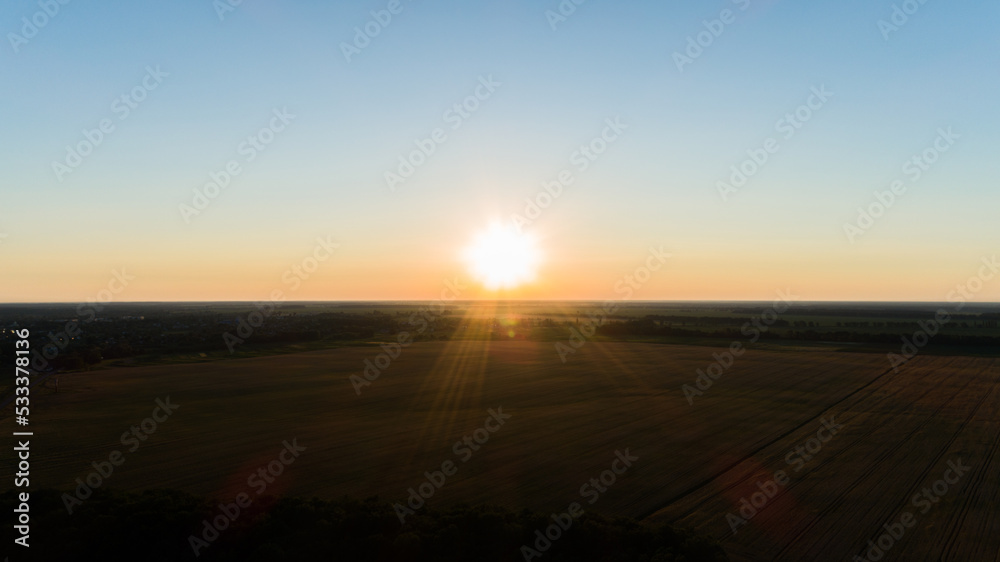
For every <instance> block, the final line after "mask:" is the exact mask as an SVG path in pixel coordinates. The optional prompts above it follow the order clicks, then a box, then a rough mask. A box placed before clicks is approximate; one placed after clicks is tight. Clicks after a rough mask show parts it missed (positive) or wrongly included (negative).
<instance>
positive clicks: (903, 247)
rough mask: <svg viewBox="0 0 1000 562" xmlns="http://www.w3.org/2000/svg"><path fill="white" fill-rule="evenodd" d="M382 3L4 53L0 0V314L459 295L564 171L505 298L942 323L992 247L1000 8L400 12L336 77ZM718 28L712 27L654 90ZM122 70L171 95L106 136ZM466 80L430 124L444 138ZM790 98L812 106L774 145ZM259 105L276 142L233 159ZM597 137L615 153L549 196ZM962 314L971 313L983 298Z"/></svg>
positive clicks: (54, 27)
mask: <svg viewBox="0 0 1000 562" xmlns="http://www.w3.org/2000/svg"><path fill="white" fill-rule="evenodd" d="M387 4H389V2H388V0H385V1H382V0H379V1H364V2H318V1H313V2H307V1H298V2H282V3H278V2H273V1H271V2H268V1H264V0H245V1H244V2H243V3H242V4H241V5H239V6H237V7H235V9H233V10H232V11H231V12H227V13H226V14H225V17H224V18H223V19H221V20H220V18H219V16H218V15H217V13H216V9H215V8H214V7H213V3H212V2H211V1H210V0H202V1H198V2H183V3H161V2H150V1H131V2H125V1H119V2H87V1H84V0H76V1H73V2H70V3H69V4H68V5H65V6H61V5H60V6H59V12H58V14H56V15H55V16H53V17H51V18H50V21H48V22H46V23H45V25H44V27H41V28H40V29H38V30H37V34H35V35H34V36H33V37H31V38H30V39H27V41H26V42H18V41H16V40H15V42H17V43H18V45H17V46H16V49H15V46H13V45H12V43H11V42H12V38H11V35H10V34H12V33H13V34H21V33H22V32H23V30H22V28H23V27H24V22H23V20H22V18H25V17H26V18H28V19H31V18H32V17H33V15H34V14H36V12H39V11H40V10H42V8H40V7H39V4H38V3H37V2H29V1H11V2H5V3H4V4H3V5H2V6H0V22H2V25H0V30H2V31H3V33H4V35H5V38H6V40H5V44H4V45H3V46H2V48H0V65H2V69H3V72H2V82H3V85H2V87H0V108H2V110H0V129H2V130H3V131H4V134H3V135H2V137H0V159H2V176H0V264H2V265H0V301H2V302H46V301H60V302H80V301H83V300H85V299H87V298H88V297H89V298H93V297H95V295H97V294H98V292H99V291H100V290H101V289H102V288H105V287H106V286H107V284H108V282H109V280H110V279H112V277H113V274H112V271H113V270H116V269H117V270H122V269H124V270H125V271H126V272H127V274H128V275H131V276H135V279H134V280H132V281H131V282H130V283H129V285H128V287H126V288H125V289H124V290H123V291H122V292H121V293H119V294H118V295H117V296H116V299H118V300H122V301H147V300H261V299H264V298H266V297H267V296H268V295H269V294H270V293H271V291H272V290H274V289H283V290H284V291H285V293H286V295H288V298H294V299H295V300H313V299H316V300H318V299H330V300H340V299H432V298H436V297H437V296H438V295H439V294H440V291H441V289H442V287H443V284H444V280H445V279H453V278H457V279H460V280H465V281H467V280H468V274H467V272H466V268H465V266H464V265H463V264H462V263H461V261H460V259H459V256H460V254H461V252H462V250H463V248H465V247H466V246H467V245H468V244H469V242H470V241H471V240H472V238H473V237H474V236H475V234H476V233H477V232H478V231H480V230H481V229H483V228H484V227H485V226H486V225H488V224H490V223H491V222H493V221H508V220H509V217H510V215H511V214H512V213H521V212H523V210H524V206H525V198H526V197H534V196H535V195H536V194H537V193H538V192H539V190H540V189H541V183H542V182H543V181H549V180H553V179H555V178H556V176H557V175H558V173H559V172H560V171H561V170H564V169H570V170H572V171H573V175H574V177H575V181H574V183H573V184H572V185H571V186H569V187H567V188H566V189H565V191H564V192H563V193H562V195H561V196H560V197H559V198H558V199H556V200H555V201H554V202H553V203H552V204H551V206H550V207H549V208H547V209H546V210H545V211H544V212H543V213H542V215H541V217H540V218H538V220H536V221H535V222H534V223H533V224H532V225H531V226H529V227H527V230H528V231H530V232H531V233H532V234H533V235H534V236H535V237H537V238H538V240H539V241H540V245H541V250H542V252H543V253H544V256H545V257H544V262H543V264H542V266H541V267H540V269H539V271H538V276H537V279H536V281H535V282H534V283H531V284H529V285H526V286H524V287H522V288H521V289H519V290H516V291H511V292H508V293H504V295H503V296H512V297H518V298H570V299H614V298H621V297H622V294H620V293H616V291H615V286H616V283H617V282H618V281H619V280H620V279H621V278H622V277H623V276H625V275H628V274H629V273H630V272H633V271H634V270H635V269H636V268H637V267H640V266H641V265H642V264H643V263H644V261H645V259H646V256H647V254H648V251H649V250H648V249H649V248H650V247H661V246H662V247H663V248H664V250H665V251H667V252H670V253H671V254H672V255H673V257H672V258H671V259H670V260H668V262H667V264H666V266H665V267H664V268H662V269H660V270H659V271H657V272H655V273H654V274H653V275H652V277H651V278H650V279H649V281H647V282H646V283H644V284H643V285H642V286H641V287H640V288H638V289H637V290H636V291H635V292H634V294H633V295H632V297H631V298H633V299H643V300H649V299H671V300H675V299H748V300H749V299H771V298H774V295H775V291H776V290H778V289H785V288H791V289H792V290H793V292H795V293H796V294H798V295H800V296H801V297H802V298H803V299H804V300H928V301H942V300H944V299H945V297H946V295H947V294H948V292H949V291H951V290H952V289H954V287H955V285H956V284H959V283H964V282H965V281H966V280H967V279H968V278H969V277H970V276H973V275H975V274H976V273H977V271H978V270H979V268H980V265H981V259H982V258H983V257H984V256H992V255H995V254H996V253H998V252H997V250H998V248H997V240H998V239H1000V236H998V235H1000V221H998V220H997V219H998V215H1000V190H998V189H997V178H998V177H1000V158H998V157H997V154H998V152H1000V109H998V105H997V99H1000V95H998V94H1000V77H998V70H1000V49H998V47H1000V34H998V33H997V32H996V21H997V18H998V17H1000V4H997V3H993V2H965V3H958V4H955V3H945V2H944V1H942V0H930V1H929V2H927V3H926V4H924V5H922V6H920V8H919V10H918V11H917V12H916V13H914V14H912V15H910V16H908V21H907V22H906V23H905V24H903V25H902V26H900V27H899V29H898V30H896V31H892V32H891V33H890V34H889V36H888V39H886V38H885V37H884V36H883V33H882V31H880V29H879V25H878V22H879V20H887V21H888V20H889V19H890V17H891V16H892V14H893V2H891V1H871V0H845V1H842V2H836V3H815V2H798V3H795V2H779V1H776V0H751V1H750V2H749V5H748V6H747V8H746V9H745V10H743V9H741V6H743V3H742V2H741V3H734V2H731V1H729V0H725V1H713V2H698V3H673V2H670V3H667V2H652V1H648V2H639V1H632V2H627V1H626V2H611V1H607V0H588V1H586V2H584V3H583V4H582V5H581V6H579V7H577V9H576V11H575V13H573V14H571V15H569V16H568V17H567V18H566V21H564V22H560V23H558V25H557V26H556V29H552V27H551V26H550V23H549V21H548V20H547V17H546V11H547V10H558V6H559V2H557V1H556V0H546V1H543V2H537V1H527V0H524V1H515V0H507V1H502V2H501V1H484V2H459V1H451V2H444V1H433V0H420V1H410V0H402V3H401V4H400V5H401V6H402V11H401V12H400V13H398V14H396V15H393V16H392V20H391V22H390V23H389V24H388V25H386V26H385V28H384V29H382V30H381V32H380V33H379V34H378V36H377V37H374V38H373V39H371V42H370V44H369V45H368V46H366V47H365V48H364V49H363V50H362V51H361V52H360V53H358V54H355V55H354V56H353V57H352V59H351V61H350V62H348V61H347V60H345V57H344V56H343V54H342V50H341V43H343V42H351V41H353V39H354V36H355V31H354V28H355V27H356V26H357V27H363V26H365V24H366V23H368V22H369V21H370V20H371V19H372V16H371V14H370V12H371V11H373V10H374V11H377V10H382V9H384V8H385V7H386V6H387ZM675 4H676V5H675ZM680 4H683V5H680ZM896 4H898V5H902V4H901V3H900V2H896ZM724 9H730V10H732V12H733V17H734V19H735V21H733V23H731V24H728V25H725V26H724V28H723V31H722V33H721V35H719V36H718V37H717V38H715V39H714V40H713V42H712V44H711V45H710V46H708V47H707V48H705V49H704V52H703V53H702V54H701V55H700V56H699V57H698V58H697V59H694V60H693V62H692V63H691V64H689V65H686V66H685V67H684V68H683V71H680V70H678V68H677V66H676V64H675V62H674V59H673V54H674V53H675V52H683V51H684V49H685V48H686V46H687V44H688V37H692V36H696V35H697V34H698V33H699V32H701V31H703V30H704V29H705V27H704V24H703V21H704V20H711V19H715V18H718V17H719V15H720V12H721V11H722V10H724ZM37 18H39V19H44V18H42V17H41V16H37ZM30 31H31V30H30V29H29V30H28V32H29V34H30ZM15 50H16V51H17V52H15ZM147 67H152V68H157V67H159V68H160V69H161V70H162V71H163V72H166V73H168V74H169V75H168V76H166V77H165V78H163V79H162V83H160V84H159V85H158V86H157V87H156V89H155V90H152V91H150V92H148V96H147V97H146V99H145V100H143V101H142V102H141V103H140V104H138V107H136V108H135V109H133V110H131V112H130V113H129V115H128V116H127V117H126V118H124V119H122V118H121V115H122V114H121V113H120V112H116V111H115V110H114V109H113V107H112V104H113V102H114V100H115V99H116V98H118V97H119V96H121V95H122V94H126V93H128V92H129V91H131V90H132V89H133V88H135V87H136V86H139V85H140V84H142V81H143V77H144V76H145V75H146V72H147V71H146V68H147ZM489 76H492V78H493V80H495V81H496V82H499V83H500V86H499V87H498V88H496V90H495V92H493V93H492V94H491V95H490V96H489V98H488V99H486V100H484V101H482V103H481V105H480V107H479V108H478V110H477V111H476V112H475V113H474V114H473V115H472V116H471V117H470V118H469V119H468V120H467V121H465V122H464V123H463V124H462V126H461V127H460V128H459V129H457V130H452V129H451V127H450V125H449V124H448V123H446V121H445V119H444V117H443V115H444V112H445V111H446V110H447V109H448V108H449V107H451V106H453V105H454V104H455V103H459V102H461V101H462V100H463V99H464V98H466V97H467V96H469V95H471V94H473V93H474V92H475V89H476V86H477V84H478V81H479V79H480V77H489ZM147 82H148V81H147ZM820 86H825V87H826V89H827V90H829V91H831V92H833V93H834V95H833V97H832V98H830V99H829V101H827V102H826V104H824V105H823V106H822V108H821V109H819V110H817V111H816V112H815V113H814V114H813V115H812V117H811V119H809V121H808V122H806V123H804V124H803V126H802V128H801V129H799V130H797V131H796V133H795V135H794V136H793V137H792V138H790V139H785V138H784V137H783V136H782V135H781V134H780V133H778V132H776V130H775V125H776V123H777V122H778V121H779V120H780V119H782V117H783V116H784V115H785V114H787V113H790V112H794V111H795V110H796V108H797V107H798V106H800V105H801V104H803V103H805V102H806V101H807V99H808V97H809V95H810V90H811V88H813V87H817V88H818V87H820ZM281 108H287V111H288V112H290V113H291V114H294V115H295V118H294V119H293V120H292V122H291V123H290V124H289V125H288V126H287V128H286V129H285V130H283V131H281V132H279V133H277V134H276V136H275V138H274V142H273V143H271V144H270V145H268V146H267V147H266V150H264V151H263V152H261V153H260V154H259V155H258V156H257V157H256V158H255V159H254V160H253V161H250V162H247V161H245V156H244V155H241V154H239V153H238V147H239V146H240V143H241V142H243V141H244V140H245V139H246V137H247V136H248V135H250V134H253V133H254V132H256V131H258V130H259V129H261V128H262V127H265V126H266V125H268V123H269V121H270V119H271V116H272V111H274V110H275V109H281ZM608 118H619V119H620V120H621V122H623V123H625V124H626V125H627V126H628V129H627V130H626V131H625V132H624V133H623V134H622V135H621V137H620V138H619V139H618V140H617V141H615V142H614V143H613V144H611V145H610V146H609V147H608V149H607V151H606V152H605V153H604V154H602V155H601V156H600V157H599V158H598V159H597V160H596V161H595V162H594V163H593V165H592V166H591V167H590V168H589V169H588V170H586V171H582V172H580V171H578V170H576V169H575V168H574V165H573V164H571V161H570V159H571V156H572V154H573V152H574V151H575V150H577V149H578V147H579V146H580V145H581V144H583V143H587V142H589V141H590V140H591V139H592V138H594V137H595V136H597V135H599V134H600V133H601V131H602V129H603V128H604V126H605V125H604V123H605V120H606V119H608ZM102 119H109V120H111V121H112V122H113V123H114V125H115V129H114V131H113V132H112V133H111V134H109V135H107V136H106V138H104V139H103V141H102V142H101V143H100V145H99V146H97V147H96V148H95V150H94V151H93V153H92V154H90V155H89V156H87V157H85V158H84V159H83V162H82V164H81V165H80V166H79V167H77V168H75V169H74V170H73V171H72V172H71V173H69V174H65V175H64V176H63V178H62V181H58V180H57V178H56V174H55V173H54V172H53V169H52V163H53V161H61V160H63V159H64V158H65V154H66V147H67V145H76V144H77V143H79V142H80V141H82V140H84V136H83V133H82V131H83V130H84V129H93V128H95V127H97V126H98V124H99V123H100V122H101V120H102ZM948 127H951V128H952V130H953V131H954V133H956V134H958V135H960V138H959V139H958V140H957V141H956V142H955V143H954V145H953V146H951V147H950V149H949V150H948V152H946V153H944V154H942V155H941V157H940V159H939V160H938V161H937V162H936V163H935V164H934V165H933V166H931V167H930V169H928V170H927V171H926V173H924V174H923V175H922V177H921V178H920V180H919V181H916V182H913V181H910V179H909V178H908V176H907V175H906V174H905V173H904V172H903V165H904V163H906V161H907V160H908V159H909V158H910V157H912V156H913V155H914V154H919V153H921V152H922V151H924V150H925V149H926V148H928V147H930V146H933V142H934V140H935V138H936V136H937V134H938V133H937V131H938V130H939V129H941V128H945V129H947V128H948ZM435 128H442V129H444V130H445V132H446V134H447V140H446V141H445V142H444V143H442V144H440V145H439V146H438V147H437V149H436V151H435V153H434V154H433V155H432V156H431V157H430V158H428V159H427V162H426V163H425V164H423V165H422V166H419V167H418V168H417V170H416V171H415V173H414V174H413V176H412V177H411V178H409V179H408V180H407V181H406V182H405V183H403V184H402V185H399V186H397V189H396V190H395V192H392V191H390V190H389V189H388V187H387V186H386V181H385V179H384V174H385V172H386V171H394V170H395V169H396V167H397V165H398V158H399V155H400V154H404V153H408V152H409V151H411V150H412V149H413V141H414V139H417V138H426V137H429V136H430V135H431V132H432V131H433V130H434V129H435ZM768 137H774V138H775V139H777V140H778V144H779V146H780V148H779V149H778V151H777V152H776V153H774V154H772V155H770V157H769V160H768V162H767V163H766V164H765V165H764V166H763V167H762V168H761V169H760V170H759V171H758V172H757V173H756V174H755V175H754V176H753V177H752V178H750V179H749V181H748V182H747V184H746V185H745V186H744V187H743V188H741V189H740V191H739V192H738V193H736V194H735V195H732V196H731V197H729V198H728V200H727V201H723V200H722V198H721V197H720V196H719V193H718V191H717V187H716V185H717V182H718V181H720V180H726V179H727V178H728V177H729V175H730V173H731V172H730V168H731V167H732V166H733V165H738V164H740V163H741V162H742V161H743V160H744V159H745V158H746V157H747V155H746V151H747V150H748V149H757V148H760V147H761V146H762V145H763V144H764V141H765V139H767V138H768ZM230 160H237V161H238V162H240V163H241V164H242V173H240V174H239V175H238V176H237V177H235V178H234V179H233V180H232V182H231V183H230V185H229V186H228V187H227V188H226V189H225V190H224V191H223V192H222V193H221V194H220V195H219V196H218V197H217V198H216V199H215V200H213V201H212V203H211V204H210V205H209V206H208V207H207V208H206V209H205V210H204V211H202V212H201V213H200V214H199V215H197V216H195V217H191V221H190V223H188V222H185V220H184V219H183V218H182V216H181V213H180V212H179V209H178V206H179V205H180V204H182V203H187V204H190V203H191V199H192V190H193V189H195V188H201V187H202V186H203V185H204V184H205V183H206V182H208V181H209V174H210V173H211V172H215V171H218V170H221V169H223V168H224V167H225V166H226V163H227V162H229V161H230ZM896 179H901V180H903V181H904V183H905V184H906V185H907V191H906V193H905V194H904V195H902V196H901V197H899V198H898V199H897V201H896V202H895V203H894V204H893V206H892V207H891V208H890V209H889V210H888V211H887V212H886V213H885V214H884V216H882V217H880V218H879V219H877V220H876V221H875V222H874V224H873V226H871V228H870V229H869V230H867V231H866V232H865V233H864V234H863V235H862V236H859V237H857V239H856V240H855V241H854V243H851V242H850V241H849V240H848V237H847V236H846V235H845V232H844V224H845V223H848V222H853V221H855V220H856V219H857V216H858V210H857V209H858V207H861V206H864V207H867V206H868V205H869V204H871V203H872V202H873V201H875V199H874V197H873V191H875V190H886V189H888V188H889V185H890V184H891V183H892V182H893V180H896ZM317 237H324V238H326V237H330V239H332V240H335V241H337V242H338V243H339V244H340V247H339V249H338V250H337V251H336V253H335V254H334V256H333V257H331V258H330V259H329V260H327V261H325V262H322V263H321V264H320V267H319V269H318V270H316V271H315V272H314V273H312V274H311V275H309V277H308V279H305V280H304V281H303V282H302V283H301V285H300V286H299V287H298V288H297V290H294V291H292V290H290V286H289V285H288V284H287V283H284V282H283V281H282V275H283V273H284V272H286V271H287V270H288V269H289V268H291V267H292V266H294V265H296V264H300V263H301V262H302V260H303V259H304V258H306V257H307V256H309V255H311V254H312V252H313V249H314V247H315V246H316V238H317ZM463 296H464V297H478V296H490V294H489V293H484V292H482V291H479V290H478V289H476V288H475V287H473V286H471V285H470V287H469V289H468V291H467V292H466V293H465V294H464V295H463ZM976 297H977V300H978V301H980V302H985V301H998V300H1000V276H997V278H996V279H994V280H992V281H990V282H987V283H985V284H984V285H983V288H982V290H981V291H980V292H979V293H978V294H977V295H976Z"/></svg>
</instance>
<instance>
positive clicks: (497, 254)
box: [465, 225, 541, 291]
mask: <svg viewBox="0 0 1000 562" xmlns="http://www.w3.org/2000/svg"><path fill="white" fill-rule="evenodd" d="M465 260H466V262H467V263H468V264H469V271H470V272H471V273H472V276H473V277H475V278H476V279H477V280H478V281H479V282H481V283H482V284H483V286H484V287H486V288H487V289H490V290H494V291H495V290H499V289H513V288H515V287H518V286H519V285H522V284H524V283H527V282H530V281H532V280H534V278H535V269H536V268H537V267H538V263H539V261H540V260H541V253H540V252H539V251H538V248H537V246H536V245H535V240H534V238H533V237H531V236H529V235H527V234H523V233H520V232H518V231H517V230H515V229H514V228H511V227H504V226H501V225H493V226H491V227H490V228H489V229H488V230H486V231H485V232H482V233H480V234H479V235H478V236H476V239H475V240H474V241H473V243H472V245H471V246H470V247H469V248H468V249H467V250H466V252H465Z"/></svg>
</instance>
